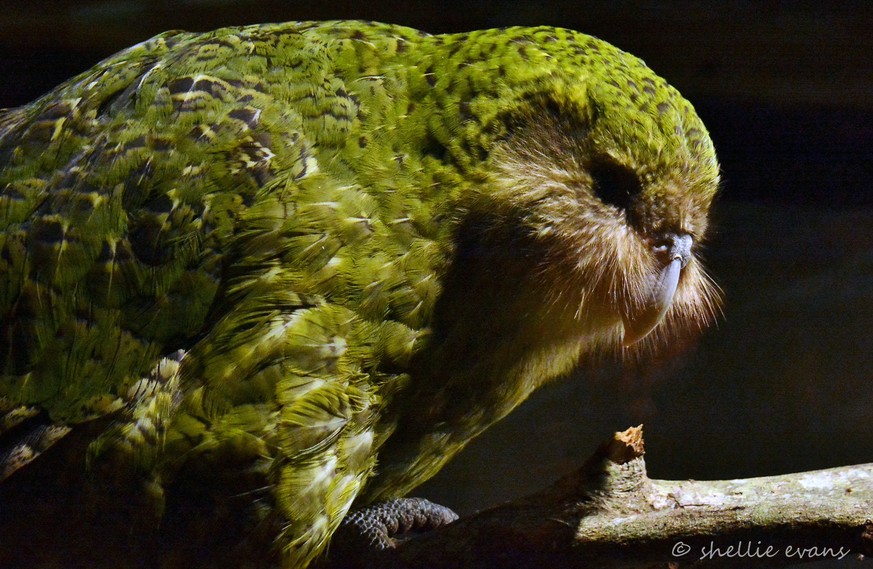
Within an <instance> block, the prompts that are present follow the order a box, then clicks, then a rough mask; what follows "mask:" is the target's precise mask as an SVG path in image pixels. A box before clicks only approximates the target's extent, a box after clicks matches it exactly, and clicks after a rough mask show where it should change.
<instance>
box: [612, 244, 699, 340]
mask: <svg viewBox="0 0 873 569" xmlns="http://www.w3.org/2000/svg"><path fill="white" fill-rule="evenodd" d="M667 237H668V238H667V242H666V244H663V245H659V246H657V247H656V248H655V254H656V255H657V256H658V257H665V258H666V263H665V265H664V267H663V268H662V269H661V270H660V271H659V272H658V274H657V275H655V276H654V277H653V278H652V280H651V283H650V285H649V298H648V300H647V301H646V304H645V306H644V307H643V309H642V310H641V311H639V312H638V313H636V314H633V315H628V314H625V315H623V316H622V322H623V323H624V338H622V341H621V344H622V346H623V347H625V348H626V347H628V346H630V345H632V344H634V343H636V342H638V341H640V340H642V339H643V338H645V337H646V336H647V335H648V334H649V332H651V331H652V330H654V329H655V326H657V325H658V324H660V323H661V321H662V320H664V315H665V314H667V310H669V309H670V306H671V305H672V304H673V297H674V296H675V295H676V287H677V286H678V284H679V275H680V274H681V273H682V269H683V268H685V265H687V264H688V261H689V259H690V258H691V244H692V242H693V241H692V239H691V236H690V235H686V234H679V235H677V234H671V235H668V236H667Z"/></svg>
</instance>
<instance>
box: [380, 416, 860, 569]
mask: <svg viewBox="0 0 873 569" xmlns="http://www.w3.org/2000/svg"><path fill="white" fill-rule="evenodd" d="M643 454H644V452H643V438H642V429H641V427H634V428H630V429H628V430H627V431H624V432H622V433H616V434H615V436H614V437H613V438H612V439H611V440H609V441H607V442H606V443H604V444H603V445H602V446H601V447H600V448H599V449H598V450H597V451H596V452H595V453H594V455H592V456H591V458H589V459H588V461H587V462H586V463H585V464H584V465H583V466H582V468H580V469H579V470H578V471H576V472H574V473H572V474H570V475H568V476H565V477H564V478H562V479H560V480H558V481H557V482H555V483H554V484H553V485H552V486H550V487H548V488H546V489H543V490H541V491H539V492H537V493H535V494H532V495H530V496H528V497H526V498H523V499H520V500H516V501H513V502H509V503H506V504H503V505H501V506H498V507H495V508H492V509H489V510H485V511H482V512H479V513H477V514H475V515H472V516H469V517H467V518H463V519H461V520H459V521H457V522H455V523H452V524H450V525H447V526H444V527H442V528H440V529H438V530H434V531H431V532H428V533H425V534H421V535H417V536H415V537H413V538H411V539H408V540H406V541H402V542H400V543H399V544H398V546H397V547H396V548H395V549H393V550H392V551H391V552H390V554H389V555H386V556H384V557H382V561H381V562H380V563H379V566H380V567H384V566H391V567H404V568H406V567H409V568H413V567H414V568H416V569H438V568H439V569H442V568H445V569H463V568H473V567H476V568H482V567H511V568H518V569H521V568H531V569H533V568H536V569H542V568H544V567H545V568H549V567H552V568H558V567H561V568H570V569H572V568H582V567H585V568H591V567H596V568H599V569H604V568H631V567H633V568H641V567H662V568H667V567H669V568H671V569H672V568H680V567H698V566H702V567H749V566H755V567H774V566H785V565H791V564H796V563H802V562H804V561H816V560H822V559H834V558H846V557H852V556H856V557H857V556H864V555H866V556H870V555H873V464H864V465H857V466H847V467H842V468H832V469H828V470H819V471H813V472H802V473H797V474H787V475H782V476H769V477H764V478H751V479H743V480H717V481H695V480H683V481H670V480H652V479H650V478H649V477H648V476H647V475H646V466H645V461H644V460H643Z"/></svg>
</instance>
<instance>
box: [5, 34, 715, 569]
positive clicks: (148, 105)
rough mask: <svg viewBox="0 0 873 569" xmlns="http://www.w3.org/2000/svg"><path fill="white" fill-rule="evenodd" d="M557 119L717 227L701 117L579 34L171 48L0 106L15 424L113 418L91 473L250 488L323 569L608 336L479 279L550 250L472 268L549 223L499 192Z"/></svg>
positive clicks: (199, 42) (649, 199)
mask: <svg viewBox="0 0 873 569" xmlns="http://www.w3.org/2000/svg"><path fill="white" fill-rule="evenodd" d="M543 117H545V119H547V120H545V123H548V121H550V120H552V119H554V120H555V121H557V122H556V124H558V125H559V126H560V128H561V129H564V128H565V127H566V129H567V132H566V133H565V135H566V136H568V137H571V136H578V137H583V136H584V137H585V140H586V141H587V142H586V144H588V147H591V148H597V149H601V150H602V151H603V153H604V155H609V156H610V157H612V159H615V160H619V161H622V163H625V164H628V165H629V167H632V168H633V169H634V171H636V172H638V173H639V175H640V177H641V179H642V180H644V181H645V183H646V186H645V187H646V189H645V195H644V197H645V199H644V200H643V202H645V203H647V204H648V203H660V201H659V200H661V201H669V200H672V199H674V198H673V197H672V194H671V193H670V191H671V190H670V189H669V188H670V187H672V186H671V185H670V183H667V182H670V181H671V180H674V181H676V180H679V179H680V177H681V178H682V179H681V181H682V183H683V184H684V187H687V188H689V189H688V196H689V197H688V198H687V201H688V202H689V203H692V204H693V205H695V206H699V208H700V209H702V213H701V212H698V213H696V214H695V215H696V216H697V217H693V218H690V219H691V222H688V221H687V220H686V219H685V218H684V217H683V218H682V219H679V218H678V217H671V215H674V214H672V213H670V211H672V210H670V211H668V209H667V208H662V209H661V210H659V211H660V214H658V215H657V216H654V215H650V214H649V210H650V209H651V208H649V209H646V210H645V211H642V212H641V213H640V216H639V217H640V218H641V219H642V220H643V221H641V222H640V223H641V224H642V227H644V232H645V231H650V232H656V231H659V230H660V228H661V227H662V226H664V227H666V226H670V227H672V226H673V225H680V224H681V225H682V226H683V227H685V226H686V225H688V224H689V223H690V224H691V225H693V224H694V223H696V229H695V231H696V232H697V233H698V234H699V235H700V236H702V234H703V232H704V229H705V210H706V208H707V207H708V205H709V202H710V201H711V199H712V197H713V194H714V192H715V188H716V185H717V177H718V166H717V163H716V161H715V156H714V153H713V149H712V145H711V143H710V142H709V139H708V136H707V134H706V130H705V129H704V127H703V126H702V124H701V123H700V121H699V119H697V117H696V115H695V114H694V111H693V109H692V108H691V106H690V105H689V104H688V103H687V102H685V101H684V99H682V98H681V97H680V96H679V94H678V93H676V91H675V90H673V89H672V88H670V87H669V86H667V85H666V83H664V81H663V80H662V79H660V78H658V77H657V76H655V75H654V74H653V73H652V72H651V71H650V70H649V69H648V68H646V67H645V66H644V65H643V64H642V63H641V62H640V61H639V60H637V59H635V58H633V57H632V56H629V55H627V54H624V53H622V52H620V51H619V50H617V49H615V48H613V47H611V46H609V45H608V44H606V43H604V42H601V41H599V40H596V39H594V38H591V37H588V36H585V35H582V34H578V33H576V32H571V31H568V30H562V29H555V28H545V27H543V28H512V29H509V30H489V31H482V32H472V33H469V34H459V35H447V36H428V35H426V34H422V33H420V32H417V31H415V30H411V29H407V28H402V27H396V26H389V25H381V24H370V23H360V22H351V23H339V22H329V23H293V24H279V25H258V26H249V27H244V28H226V29H222V30H218V31H215V32H211V33H205V34H190V33H181V32H168V33H165V34H162V35H160V36H157V37H155V38H153V39H151V40H148V41H146V42H144V43H141V44H139V45H137V46H134V47H132V48H130V49H128V50H125V51H123V52H121V53H119V54H117V55H115V56H113V57H111V58H109V59H107V60H105V61H103V62H102V63H100V64H98V65H97V66H96V67H94V68H93V69H91V70H89V71H87V72H85V73H83V74H81V75H79V76H78V77H75V78H73V79H71V80H70V81H68V82H66V83H64V84H63V85H61V86H60V87H58V88H57V89H55V90H53V91H52V92H50V93H48V94H47V95H46V96H44V97H42V98H40V99H38V100H36V101H34V102H33V103H31V104H29V105H27V106H25V107H21V108H18V109H10V110H6V111H3V112H2V115H0V168H2V170H0V189H2V194H0V226H2V231H0V272H2V279H0V315H2V324H0V373H2V377H0V397H2V398H3V401H5V402H7V404H6V406H5V407H4V408H5V409H7V410H8V411H9V412H11V410H13V409H15V410H19V411H17V412H18V413H21V412H22V411H20V410H21V409H37V408H38V409H39V410H40V412H42V413H44V414H45V415H46V416H47V417H49V419H50V422H51V424H54V425H58V426H64V427H66V426H71V427H73V428H75V426H76V425H77V424H79V423H82V422H84V421H87V420H89V419H92V418H94V417H99V416H104V415H107V414H108V415H111V416H112V417H113V426H111V427H109V428H108V429H107V430H105V431H104V432H103V434H102V435H100V436H99V437H98V438H97V439H96V440H95V441H94V442H93V443H92V444H91V448H90V451H89V457H90V461H91V463H92V464H98V463H100V462H101V461H103V462H104V463H106V464H119V465H127V467H132V468H133V469H134V470H135V471H136V472H138V473H140V477H141V478H142V479H144V480H150V481H151V482H149V488H152V490H150V492H153V493H154V495H155V500H156V501H158V502H160V501H161V500H162V499H163V498H161V497H160V494H161V492H160V490H156V491H155V490H154V489H155V488H158V489H159V488H161V487H162V485H164V484H169V483H170V482H171V481H173V480H176V479H179V478H183V477H184V476H185V472H187V471H188V470H189V469H193V470H196V471H198V472H200V471H201V469H202V471H205V470H209V469H213V470H214V471H222V470H224V471H233V470H239V471H252V469H254V471H257V472H261V473H262V477H263V479H264V484H266V485H267V486H268V487H269V488H271V489H272V491H271V495H272V498H271V499H270V500H269V501H268V502H269V503H270V504H272V505H271V506H270V508H275V510H276V513H277V515H278V517H279V519H281V523H280V526H281V530H280V532H279V535H277V536H276V543H277V545H278V546H279V548H280V549H281V551H282V555H283V559H284V562H285V564H286V566H287V567H300V566H303V565H305V564H306V563H308V561H309V560H311V559H312V558H313V557H314V556H316V555H317V554H318V553H319V552H320V551H321V550H322V549H323V547H324V545H325V543H326V542H327V540H328V538H329V536H330V535H331V533H332V532H333V530H334V529H335V528H336V526H337V524H338V523H339V521H340V520H341V519H342V517H343V516H344V515H345V513H346V512H347V510H348V509H349V508H350V507H351V505H352V503H353V502H354V501H355V499H356V497H360V498H359V501H363V500H371V499H376V498H385V497H391V496H396V495H401V494H404V493H406V492H407V491H409V490H410V489H411V488H413V487H414V486H416V485H417V484H419V483H420V482H421V481H423V480H425V479H426V478H428V477H430V476H432V475H433V474H434V473H435V472H436V471H437V470H438V469H439V467H440V466H441V465H442V464H443V463H444V462H445V461H446V460H448V458H450V457H451V456H452V455H453V454H454V453H456V452H457V451H458V450H460V448H462V447H463V445H464V444H465V443H466V442H467V441H468V440H469V439H470V438H472V437H473V436H475V435H476V434H478V433H479V432H481V431H482V430H483V429H484V428H486V427H487V426H488V425H489V424H491V423H492V422H493V421H495V420H497V419H499V418H500V417H502V416H503V415H504V414H505V413H507V412H508V411H509V410H510V409H511V408H512V407H514V406H515V405H517V404H518V403H519V402H521V401H522V400H523V399H524V398H525V397H526V396H527V395H528V394H529V393H530V391H531V390H532V389H534V388H535V387H536V386H537V385H539V384H541V383H542V382H543V381H545V380H547V379H549V378H550V377H554V376H556V375H559V374H562V373H565V372H567V371H568V370H569V369H570V368H571V367H572V365H574V363H575V362H576V360H577V359H578V357H579V355H580V354H581V353H583V352H584V351H585V349H586V348H585V345H586V340H584V338H586V337H589V336H591V335H592V334H594V333H599V332H600V331H601V328H602V330H603V331H604V337H606V336H609V337H610V338H611V337H612V335H614V332H613V330H614V329H615V326H617V324H616V322H617V321H616V320H615V318H613V319H612V320H609V324H608V325H607V324H605V323H604V324H602V325H601V324H597V322H600V320H596V319H595V320H592V321H591V322H595V323H594V324H592V323H591V322H589V323H588V324H585V325H581V324H580V325H579V326H581V327H580V328H578V329H576V328H573V327H574V326H576V324H574V322H577V321H579V318H580V316H579V311H580V309H578V307H574V308H572V309H570V310H569V315H568V316H557V314H558V312H562V313H563V312H566V310H559V308H561V304H560V302H557V301H555V298H552V297H550V296H549V294H547V293H544V292H543V289H542V287H541V285H543V284H544V282H545V281H543V282H540V281H538V280H537V278H538V277H536V276H530V277H528V276H525V277H523V278H522V277H519V278H518V279H516V280H517V283H518V290H515V289H512V290H511V291H510V292H502V291H501V290H500V289H495V288H494V287H493V286H491V287H489V286H484V287H482V288H477V287H476V286H475V285H476V283H477V282H478V281H477V279H485V280H488V279H490V281H489V282H491V281H497V282H499V281H500V277H502V278H507V279H510V280H511V279H513V278H514V276H515V275H516V273H518V274H521V273H519V271H522V270H523V267H528V268H529V267H530V266H531V265H530V264H531V262H533V263H534V265H536V264H537V263H539V262H540V261H542V260H548V259H549V258H550V255H549V254H545V253H544V254H542V255H539V254H538V253H537V254H536V255H534V256H533V257H532V256H531V255H528V254H527V253H525V252H524V251H526V250H527V249H524V248H522V250H521V251H522V252H521V253H519V254H518V255H517V258H516V257H512V255H514V254H515V253H512V252H511V251H510V253H508V255H509V257H506V256H497V257H495V258H494V259H492V260H493V261H494V262H495V263H498V265H497V266H499V263H505V266H504V267H503V269H501V270H497V269H495V271H496V273H497V275H499V277H498V278H496V279H495V275H494V274H491V273H489V272H488V271H485V272H479V273H477V272H475V271H474V272H472V273H470V275H471V276H469V278H467V277H464V276H463V275H461V276H459V274H460V273H459V271H460V269H459V267H461V266H463V263H461V262H460V261H459V259H460V257H459V251H461V250H462V249H463V250H464V251H468V252H469V251H475V250H476V247H475V246H471V247H472V248H468V247H467V246H466V245H465V240H464V239H465V237H464V236H465V235H467V233H464V232H465V231H470V230H471V229H470V228H471V227H472V230H473V233H476V232H477V231H479V229H481V227H484V226H485V225H488V223H491V222H486V221H483V220H486V219H491V217H489V216H495V219H502V220H516V218H518V219H522V218H523V219H527V220H529V221H523V222H522V221H517V220H516V221H513V222H512V223H515V224H516V225H515V227H516V228H518V227H521V226H524V224H525V223H529V224H530V227H534V226H536V227H538V228H539V229H538V230H537V231H539V232H541V233H542V234H543V235H545V234H546V233H548V231H549V228H548V227H546V226H545V225H543V222H542V221H541V220H540V218H539V217H537V215H539V213H542V216H547V215H551V214H550V213H549V211H550V210H546V209H545V207H546V206H543V207H542V208H540V206H539V205H531V204H535V203H541V202H542V200H541V199H539V198H538V197H537V196H536V195H534V194H535V193H536V191H542V190H541V189H540V190H530V191H528V190H524V191H521V190H511V188H510V190H507V187H509V186H508V185H507V183H505V179H507V175H506V174H505V171H504V170H501V169H500V168H498V167H497V166H498V165H497V162H496V160H497V157H499V156H503V155H504V154H502V150H500V149H502V148H504V146H507V145H508V147H513V144H514V143H512V142H511V141H513V140H515V138H514V137H515V136H516V133H517V132H526V130H525V129H532V128H533V127H532V126H531V124H532V123H535V122H543V121H538V119H540V118H543ZM549 117H551V118H549ZM545 123H544V124H545ZM567 125H571V126H567ZM572 125H575V126H572ZM574 129H576V130H574ZM531 132H539V131H536V130H535V129H534V130H531ZM574 133H575V134H574ZM541 134H542V133H541ZM562 136H563V135H562ZM588 147H586V148H588ZM547 151H548V145H546V151H544V152H545V153H546V154H547V153H548V152H547ZM522 154H523V153H522ZM544 155H545V154H544ZM562 167H563V166H562ZM557 169H559V168H557V167H556V168H555V170H556V171H557ZM566 170H567V171H572V170H573V165H572V164H570V165H569V166H566ZM568 175H569V174H568ZM509 177H511V176H509ZM650 182H651V183H650ZM655 182H657V183H655ZM662 182H663V183H662ZM519 183H520V182H519ZM677 183H678V182H677ZM510 186H512V184H510ZM512 187H515V186H512ZM519 187H520V186H519ZM525 200H528V201H527V202H526V201H525ZM537 200H539V201H537ZM641 203H642V202H641ZM529 206H530V208H531V209H530V215H528V214H527V213H524V215H521V214H520V212H523V211H524V208H527V207H529ZM538 208H540V209H538ZM655 209H657V208H655ZM483 212H485V213H487V215H484V214H483V215H482V217H481V219H480V218H477V217H476V216H477V215H478V214H479V213H483ZM538 212H539V213H538ZM519 215H521V217H518V216H519ZM676 215H678V214H676ZM477 220H478V221H477ZM537 220H540V221H537ZM692 222H693V223H692ZM507 223H508V222H507ZM519 224H521V225H519ZM536 224H539V225H536ZM671 224H672V225H671ZM489 231H490V230H489ZM476 234H477V233H476ZM489 234H490V233H489ZM495 235H498V237H499V236H500V235H502V233H500V231H497V232H496V233H495ZM513 235H514V234H513ZM495 239H498V238H495ZM499 239H502V237H499ZM499 239H498V240H499ZM507 239H508V241H506V243H508V244H510V245H511V244H513V243H522V244H523V245H524V247H528V245H529V243H528V242H527V241H524V239H527V237H522V238H520V239H521V241H516V240H515V239H516V237H512V236H509V237H507ZM534 249H536V247H534ZM546 250H548V247H545V248H544V249H543V251H546ZM465 254H466V253H465ZM464 259H466V261H464V262H468V261H469V258H468V257H464ZM532 259H535V260H534V261H531V260H532ZM528 272H529V271H528ZM528 272H525V274H528ZM486 273H487V274H486ZM465 274H466V273H465ZM532 274H533V275H538V274H539V272H538V271H533V272H532ZM488 275H491V276H488ZM459 279H460V280H459ZM465 279H466V280H465ZM546 280H547V279H546ZM566 281H567V282H570V281H572V279H570V278H568V279H566ZM483 282H484V281H483ZM559 282H563V281H560V279H559ZM689 286H690V285H689ZM510 288H511V287H510ZM477 291H478V292H477ZM519 291H520V292H519ZM613 296H614V295H613ZM577 300H578V299H577ZM568 302H571V301H568ZM689 302H690V301H689ZM461 305H464V306H466V305H469V306H470V307H473V308H469V309H467V308H463V307H462V306H461ZM538 306H544V307H545V308H544V309H543V310H542V311H540V309H539V308H534V307H538ZM556 307H557V308H556ZM477 310H478V311H479V312H476V311H477ZM532 311H533V312H532ZM504 314H505V317H504ZM532 314H535V315H534V316H531V315H532ZM528 316H530V318H528V319H527V320H524V318H527V317H528ZM607 320H608V319H606V317H604V319H603V322H606V321H607ZM531 322H535V323H536V324H535V325H534V324H531ZM586 326H588V328H586ZM501 334H503V335H509V336H512V337H514V338H515V339H514V340H512V341H508V342H505V343H503V344H501V342H500V341H499V338H501V337H502V336H500V335H501ZM174 354H175V355H174ZM7 414H8V413H7ZM10 420H11V419H10ZM380 449H381V451H380ZM377 457H378V461H379V463H378V467H377ZM204 464H205V465H211V466H208V467H204V466H203V465H204ZM376 468H378V470H375V469H376ZM374 473H376V476H373V475H374ZM150 495H151V494H150ZM161 507H162V506H160V504H158V505H156V511H160V509H161Z"/></svg>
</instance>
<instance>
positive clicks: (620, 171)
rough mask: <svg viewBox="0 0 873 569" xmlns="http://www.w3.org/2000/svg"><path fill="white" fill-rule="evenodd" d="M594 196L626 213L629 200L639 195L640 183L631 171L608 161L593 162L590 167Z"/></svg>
mask: <svg viewBox="0 0 873 569" xmlns="http://www.w3.org/2000/svg"><path fill="white" fill-rule="evenodd" d="M590 173H591V179H592V180H593V182H594V184H593V186H594V187H593V188H592V189H593V190H594V194H595V195H596V196H597V197H598V198H600V200H601V201H602V202H603V203H605V204H609V205H612V206H615V207H617V208H619V209H621V210H624V211H627V210H628V207H629V206H630V204H631V200H632V199H633V197H634V196H635V195H637V194H638V193H640V190H641V187H640V181H639V179H637V175H636V173H634V171H633V170H631V169H629V168H627V167H625V166H622V165H620V164H616V163H615V162H612V161H610V160H595V161H593V162H592V163H591V166H590Z"/></svg>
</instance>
